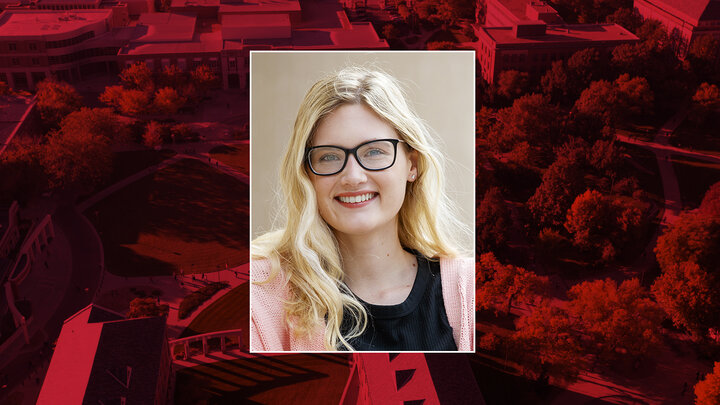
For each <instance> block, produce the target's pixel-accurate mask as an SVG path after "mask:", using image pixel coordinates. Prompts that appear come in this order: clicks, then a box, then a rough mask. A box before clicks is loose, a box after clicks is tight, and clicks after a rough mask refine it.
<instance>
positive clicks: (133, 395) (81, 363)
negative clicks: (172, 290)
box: [37, 304, 165, 404]
mask: <svg viewBox="0 0 720 405" xmlns="http://www.w3.org/2000/svg"><path fill="white" fill-rule="evenodd" d="M118 318H119V319H118ZM164 339H165V318H163V317H152V318H139V319H129V320H125V319H122V317H121V316H120V315H119V314H117V313H114V312H112V311H110V310H107V309H105V308H101V307H98V306H96V305H93V304H91V305H88V306H87V307H85V308H83V309H82V310H80V311H79V312H78V313H76V314H75V315H73V316H71V317H70V318H68V319H67V320H66V321H65V323H64V325H63V328H62V330H61V331H60V337H58V340H57V344H56V346H55V352H54V354H53V357H52V360H51V361H50V366H49V368H48V371H47V374H46V376H45V381H44V382H43V386H42V388H41V390H40V396H39V397H38V401H37V403H38V404H57V403H73V404H80V403H98V401H99V400H103V401H104V402H105V403H109V401H111V400H114V399H117V398H119V397H120V396H125V397H126V398H127V400H128V403H147V401H148V400H151V399H152V398H153V397H154V396H155V387H156V385H157V379H158V375H159V371H160V370H159V368H160V359H161V357H162V350H161V348H162V346H163V341H164ZM128 367H129V368H128ZM128 374H129V375H128ZM118 380H120V381H121V382H123V383H125V385H126V386H123V384H121V382H119V381H118ZM128 382H129V384H128Z"/></svg>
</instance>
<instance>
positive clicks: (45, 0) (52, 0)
mask: <svg viewBox="0 0 720 405" xmlns="http://www.w3.org/2000/svg"><path fill="white" fill-rule="evenodd" d="M100 2H102V0H37V4H75V5H87V4H100Z"/></svg>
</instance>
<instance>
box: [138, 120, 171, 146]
mask: <svg viewBox="0 0 720 405" xmlns="http://www.w3.org/2000/svg"><path fill="white" fill-rule="evenodd" d="M169 132H170V131H169V129H168V128H167V126H165V125H163V124H161V123H159V122H157V121H150V122H148V124H147V127H146V128H145V133H144V134H143V144H144V145H145V146H147V147H150V148H154V147H157V146H161V145H162V144H163V143H165V142H167V141H168V140H169V138H170V135H169Z"/></svg>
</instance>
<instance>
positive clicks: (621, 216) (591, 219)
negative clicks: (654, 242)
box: [565, 190, 647, 262]
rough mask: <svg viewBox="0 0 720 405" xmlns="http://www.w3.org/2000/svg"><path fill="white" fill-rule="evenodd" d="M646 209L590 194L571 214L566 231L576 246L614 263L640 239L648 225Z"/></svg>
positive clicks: (631, 202) (632, 202)
mask: <svg viewBox="0 0 720 405" xmlns="http://www.w3.org/2000/svg"><path fill="white" fill-rule="evenodd" d="M644 208H645V207H644V203H641V202H640V201H635V200H633V199H630V198H626V197H622V198H620V197H613V196H605V195H602V194H601V193H599V192H597V191H595V190H587V191H586V192H585V193H583V194H581V195H579V196H578V197H577V198H576V199H575V201H574V202H573V204H572V206H571V207H570V209H569V210H568V212H567V220H566V221H565V229H567V231H568V232H570V233H571V234H572V235H573V238H574V239H573V242H574V243H575V245H576V246H578V247H580V248H581V249H584V250H586V251H590V252H595V253H596V255H597V256H598V257H600V258H602V260H603V261H606V262H607V261H611V260H613V259H615V257H616V255H617V253H619V252H620V251H622V250H623V248H625V247H627V246H628V245H629V244H630V243H631V242H632V241H634V240H637V239H639V238H640V235H641V234H642V231H643V230H644V229H645V226H646V224H647V220H646V218H645V216H644V215H643V211H644Z"/></svg>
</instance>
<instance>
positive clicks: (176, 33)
mask: <svg viewBox="0 0 720 405" xmlns="http://www.w3.org/2000/svg"><path fill="white" fill-rule="evenodd" d="M196 20H197V17H196V16H195V15H191V14H184V13H143V14H140V18H139V19H138V22H137V24H136V25H135V34H136V37H135V38H133V39H132V41H133V42H179V41H192V39H193V36H194V35H195V24H196Z"/></svg>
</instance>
